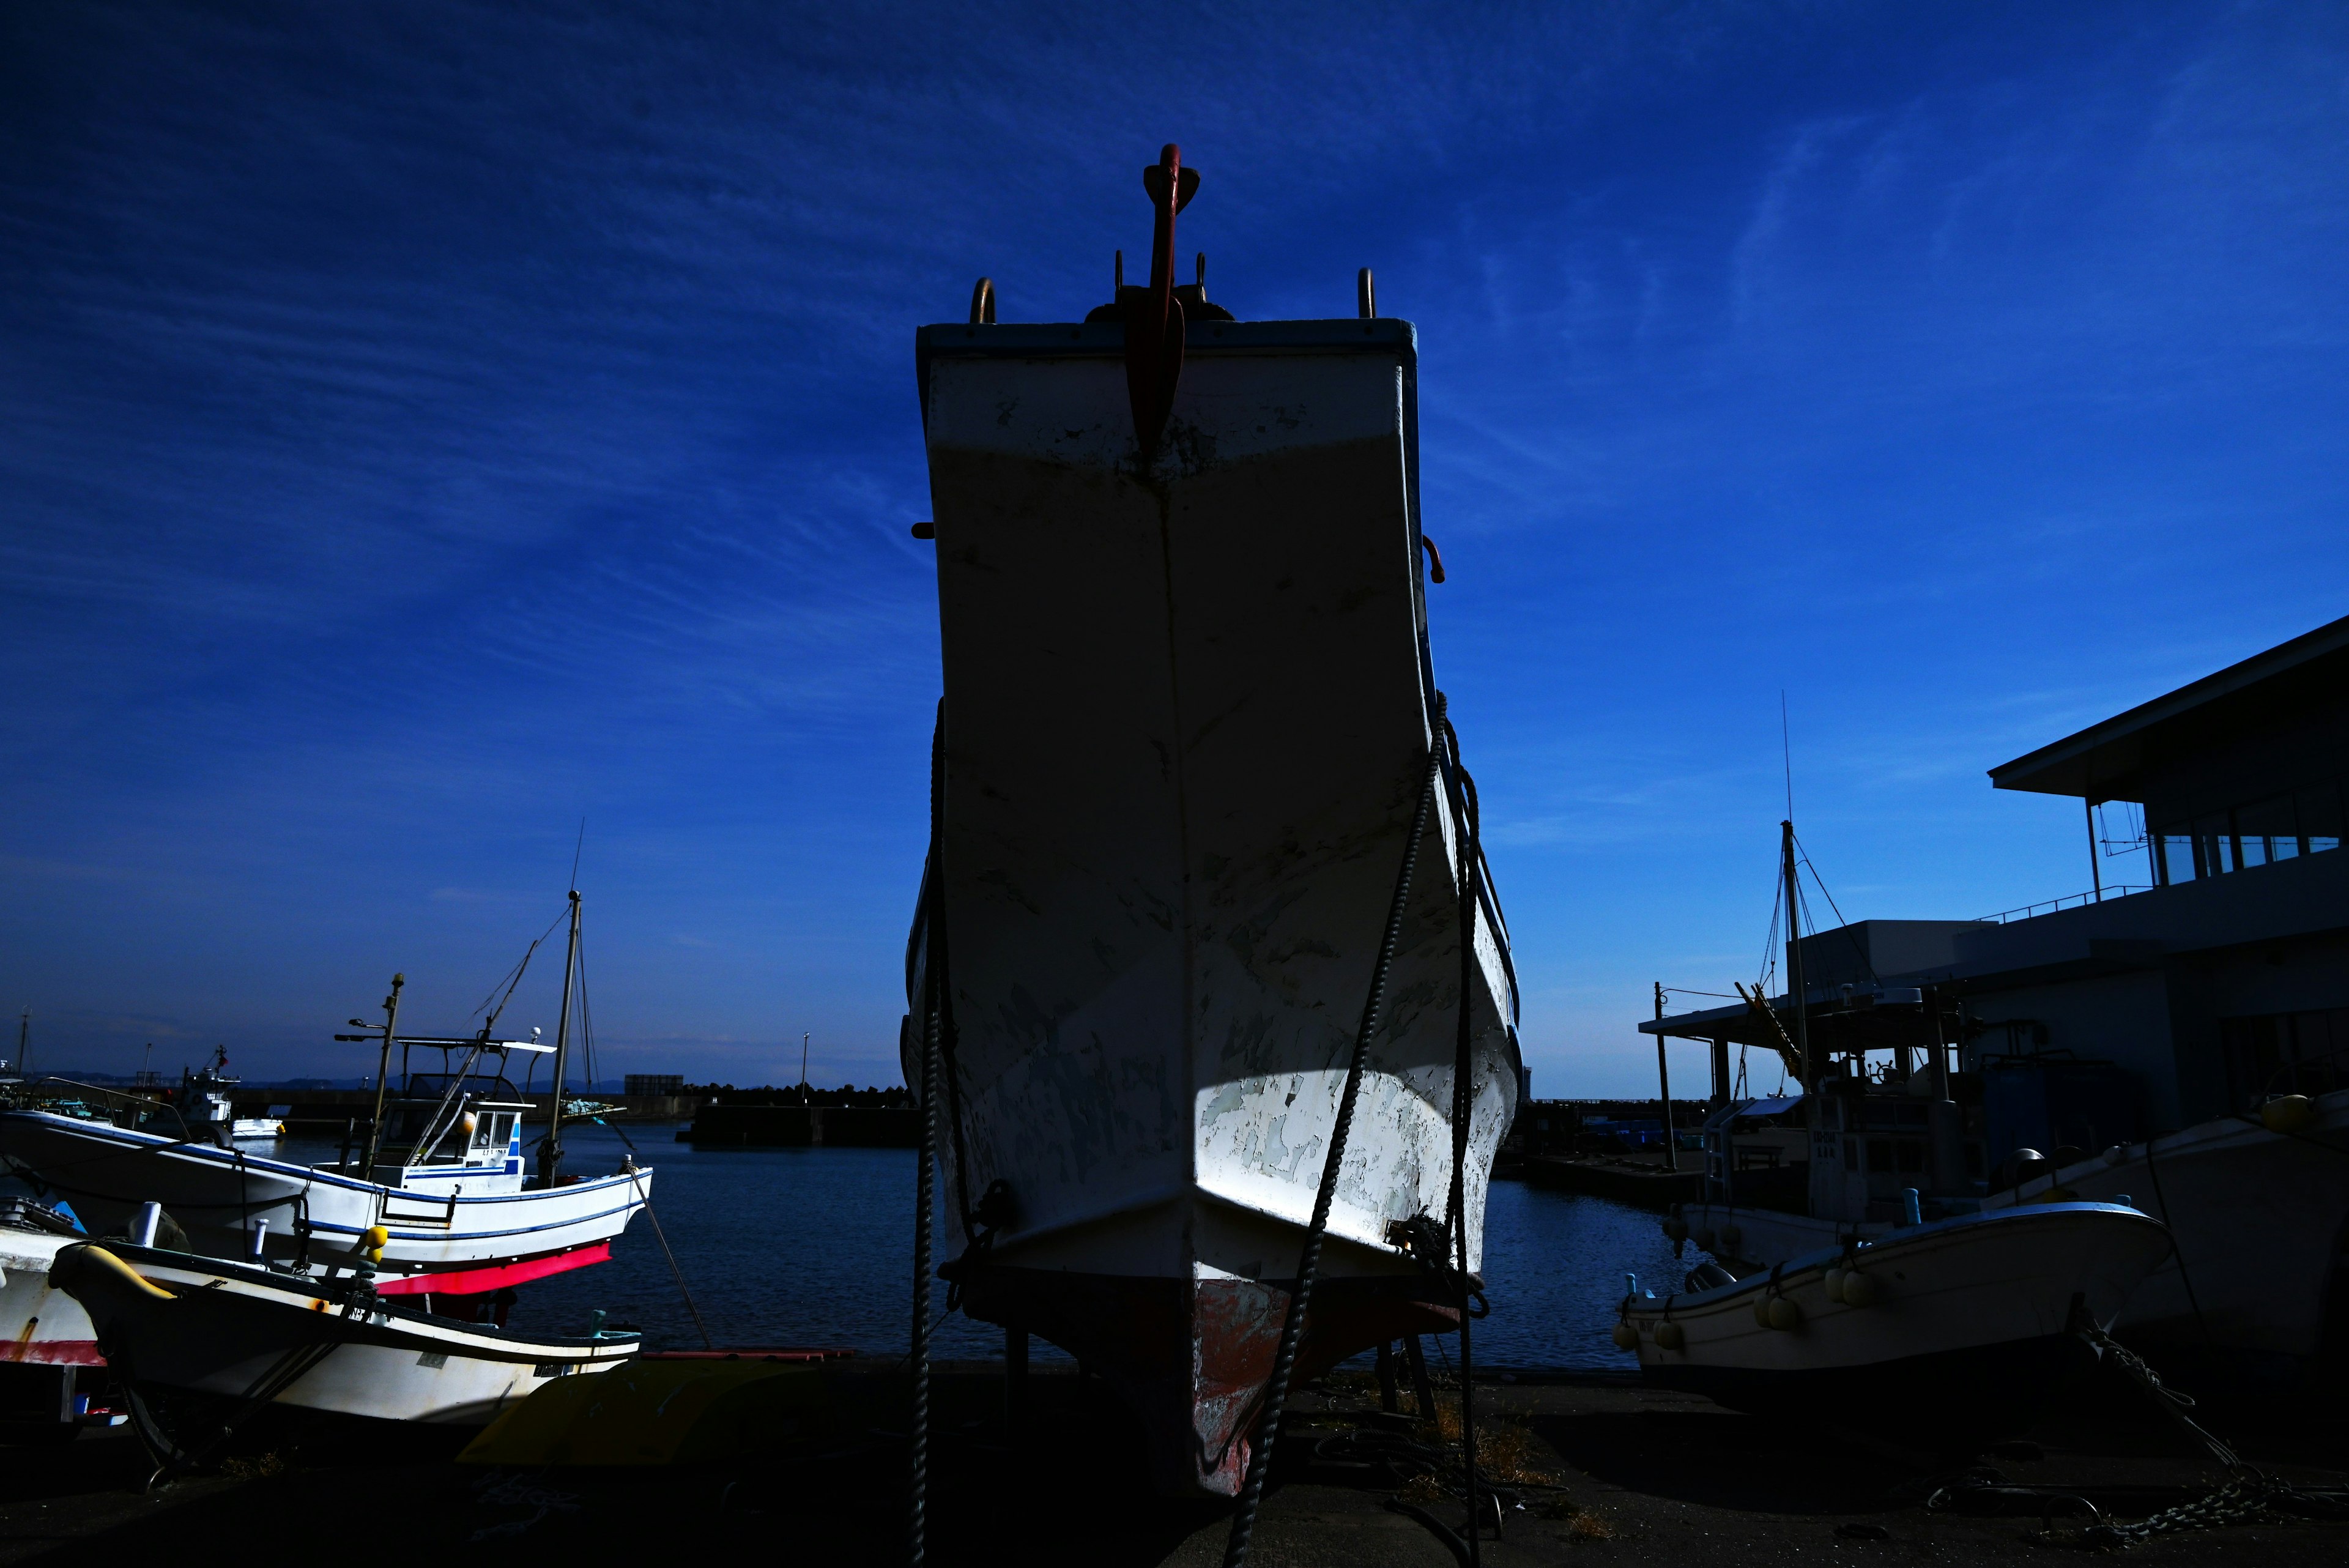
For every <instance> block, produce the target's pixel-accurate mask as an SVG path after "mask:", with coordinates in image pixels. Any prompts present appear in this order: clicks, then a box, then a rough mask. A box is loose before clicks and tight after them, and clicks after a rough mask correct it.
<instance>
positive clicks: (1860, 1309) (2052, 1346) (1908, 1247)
mask: <svg viewBox="0 0 2349 1568" xmlns="http://www.w3.org/2000/svg"><path fill="white" fill-rule="evenodd" d="M2168 1251H2169V1238H2168V1232H2167V1231H2165V1230H2164V1228H2163V1227H2162V1225H2161V1223H2160V1222H2159V1221H2158V1220H2155V1219H2153V1218H2151V1217H2150V1216H2148V1215H2146V1214H2143V1213H2141V1212H2139V1211H2138V1210H2134V1209H2125V1208H2121V1207H2118V1206H2116V1205H2110V1204H2097V1203H2055V1204H2045V1205H2040V1206H2036V1207H2033V1208H2028V1209H2019V1210H1997V1211H1994V1212H1990V1213H1983V1214H1972V1215H1965V1216H1961V1217H1960V1218H1957V1219H1953V1220H1938V1221H1935V1222H1932V1223H1930V1224H1924V1225H1918V1226H1911V1227H1906V1228H1901V1229H1899V1230H1896V1231H1892V1232H1890V1233H1889V1234H1887V1235H1885V1236H1884V1237H1882V1238H1881V1239H1879V1240H1878V1241H1851V1242H1847V1243H1846V1244H1844V1245H1842V1246H1838V1247H1830V1248H1827V1249H1825V1250H1823V1251H1816V1252H1812V1253H1809V1254H1807V1255H1806V1256H1803V1257H1798V1258H1791V1259H1787V1260H1785V1261H1783V1262H1779V1263H1776V1264H1775V1265H1773V1266H1772V1267H1771V1268H1769V1269H1768V1270H1766V1271H1763V1272H1756V1273H1754V1274H1751V1275H1748V1276H1747V1277H1746V1278H1744V1279H1742V1280H1735V1281H1732V1280H1730V1279H1729V1277H1728V1276H1727V1275H1726V1274H1725V1273H1724V1272H1723V1271H1722V1270H1721V1269H1719V1268H1718V1267H1717V1266H1715V1265H1710V1264H1708V1265H1703V1266H1702V1267H1701V1268H1700V1269H1699V1270H1698V1271H1696V1272H1693V1273H1692V1275H1691V1277H1690V1278H1689V1279H1688V1280H1687V1281H1686V1282H1685V1286H1684V1288H1683V1289H1682V1290H1681V1291H1678V1292H1674V1293H1671V1294H1668V1295H1663V1296H1657V1295H1653V1294H1649V1293H1643V1292H1640V1290H1639V1289H1638V1284H1637V1281H1636V1280H1634V1281H1632V1282H1631V1289H1630V1292H1629V1293H1627V1294H1626V1295H1625V1297H1624V1299H1623V1301H1622V1303H1621V1304H1620V1307H1619V1314H1618V1321H1617V1324H1616V1328H1615V1336H1616V1343H1617V1344H1618V1345H1621V1346H1622V1347H1623V1348H1625V1349H1630V1350H1636V1351H1637V1353H1638V1355H1639V1357H1640V1375H1641V1376H1642V1377H1643V1378H1644V1379H1645V1380H1646V1381H1648V1382H1651V1383H1655V1384H1659V1385H1661V1386H1666V1387H1672V1388H1684V1389H1688V1390H1691V1391H1692V1392H1695V1393H1699V1394H1703V1395H1705V1396H1707V1397H1710V1398H1712V1399H1713V1400H1715V1401H1717V1402H1719V1403H1721V1404H1723V1405H1727V1406H1729V1407H1732V1408H1734V1409H1741V1410H1749V1411H1754V1412H1756V1413H1758V1414H1765V1415H1773V1416H1776V1417H1786V1416H1790V1415H1804V1416H1808V1417H1815V1418H1816V1419H1819V1420H1823V1421H1825V1422H1826V1423H1827V1424H1830V1425H1835V1426H1839V1427H1844V1428H1851V1429H1855V1430H1858V1431H1862V1432H1867V1433H1869V1434H1871V1435H1874V1436H1878V1437H1888V1438H1892V1439H1894V1440H1896V1441H1899V1442H1901V1443H1904V1444H1906V1445H1908V1446H1909V1447H1913V1448H1920V1449H1936V1448H1944V1447H1947V1448H1953V1449H1964V1448H1967V1447H1968V1446H1970V1445H1976V1444H1979V1443H1980V1442H1981V1441H1982V1440H1984V1439H1987V1438H1995V1437H2001V1436H2007V1435H2011V1434H2012V1433H2013V1432H2014V1431H2016V1430H2019V1429H2021V1428H2023V1427H2024V1426H2027V1425H2028V1424H2029V1422H2030V1420H2031V1417H2033V1415H2034V1414H2035V1413H2036V1412H2037V1410H2038V1409H2039V1408H2040V1407H2041V1406H2042V1405H2043V1404H2044V1401H2045V1400H2046V1399H2047V1397H2049V1396H2050V1395H2051V1394H2053V1393H2054V1391H2055V1390H2056V1389H2057V1388H2059V1387H2060V1386H2062V1384H2063V1381H2064V1377H2065V1376H2067V1375H2068V1374H2071V1373H2073V1372H2075V1371H2078V1370H2080V1369H2082V1368H2084V1367H2085V1366H2089V1365H2092V1364H2093V1363H2094V1361H2095V1357H2096V1354H2097V1352H2096V1348H2095V1345H2094V1344H2093V1343H2092V1342H2091V1340H2090V1339H2089V1338H2088V1337H2087V1336H2086V1335H2085V1334H2083V1333H2082V1332H2081V1331H2082V1329H2083V1328H2084V1327H2085V1326H2091V1325H2092V1326H2094V1327H2095V1328H2097V1329H2107V1330H2108V1329H2109V1328H2110V1327H2111V1326H2112V1324H2113V1321H2114V1319H2115V1318H2116V1316H2117V1315H2118V1314H2120V1312H2121V1310H2122V1308H2123V1305H2124V1304H2125V1303H2127V1300H2128V1297H2129V1293H2131V1292H2132V1291H2133V1290H2135V1289H2137V1286H2138V1284H2139V1282H2141V1281H2142V1280H2143V1279H2144V1278H2145V1277H2146V1275H2147V1273H2148V1272H2151V1271H2152V1270H2153V1269H2154V1268H2155V1267H2156V1266H2157V1265H2158V1263H2159V1262H2161V1260H2162V1259H2163V1258H2164V1257H2165V1256H2166V1255H2167V1254H2168Z"/></svg>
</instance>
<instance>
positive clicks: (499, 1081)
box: [333, 1038, 554, 1198]
mask: <svg viewBox="0 0 2349 1568" xmlns="http://www.w3.org/2000/svg"><path fill="white" fill-rule="evenodd" d="M397 1044H398V1046H399V1050H400V1074H399V1087H398V1090H397V1091H395V1092H393V1093H391V1094H389V1095H388V1096H387V1097H386V1098H385V1100H384V1105H383V1122H382V1127H381V1131H380V1134H379V1136H378V1138H377V1140H376V1143H375V1164H374V1168H373V1169H372V1170H371V1171H370V1172H368V1177H369V1179H371V1180H375V1181H379V1182H382V1183H383V1184H384V1185H385V1186H387V1187H400V1188H406V1189H409V1190H410V1191H419V1190H420V1191H425V1192H429V1193H430V1194H432V1195H433V1196H434V1197H436V1198H441V1197H449V1198H453V1197H456V1196H458V1195H459V1194H460V1193H471V1194H480V1193H495V1192H519V1191H521V1190H522V1189H523V1153H522V1123H523V1115H524V1114H525V1113H526V1112H528V1111H529V1110H530V1108H531V1106H530V1102H529V1100H528V1099H527V1098H526V1097H525V1096H524V1094H523V1091H522V1090H519V1089H517V1088H515V1087H514V1085H513V1081H512V1078H511V1077H510V1076H509V1075H508V1072H507V1068H508V1064H509V1060H510V1058H511V1057H512V1056H514V1055H516V1054H519V1055H521V1056H523V1058H524V1059H525V1060H527V1061H530V1062H531V1063H532V1064H533V1065H535V1061H536V1058H538V1057H540V1056H552V1055H553V1054H554V1046H552V1045H542V1044H539V1043H538V1042H537V1041H536V1040H487V1039H421V1038H419V1039H401V1040H399V1041H398V1042H397ZM418 1050H426V1051H438V1052H440V1061H439V1063H438V1064H437V1065H435V1066H433V1067H430V1068H425V1069H419V1068H417V1067H415V1066H414V1064H413V1054H414V1053H415V1052H416V1051H418ZM348 1159H349V1157H348V1156H347V1157H346V1158H345V1161H344V1162H340V1163H338V1164H337V1165H336V1167H333V1168H336V1169H337V1170H346V1169H347V1163H348Z"/></svg>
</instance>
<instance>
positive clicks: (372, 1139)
mask: <svg viewBox="0 0 2349 1568" xmlns="http://www.w3.org/2000/svg"><path fill="white" fill-rule="evenodd" d="M407 983H408V977H407V976H406V975H404V974H395V975H393V976H392V977H391V994H390V995H389V996H387V997H385V998H384V999H383V1056H382V1059H381V1060H380V1061H378V1062H377V1064H376V1069H375V1119H374V1120H372V1121H370V1122H368V1123H367V1158H366V1159H364V1160H362V1161H360V1163H359V1176H360V1177H361V1179H365V1180H367V1181H373V1180H374V1179H375V1157H376V1156H377V1155H378V1154H380V1153H382V1152H383V1096H384V1091H385V1089H387V1088H388V1087H389V1085H390V1083H391V1040H392V1031H393V1030H395V1029H397V1028H398V1027H399V988H400V987H401V986H403V985H406V984H407ZM359 1038H361V1039H363V1040H364V1039H365V1038H367V1037H366V1036H365V1035H361V1036H360V1037H359Z"/></svg>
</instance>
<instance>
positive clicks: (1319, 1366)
mask: <svg viewBox="0 0 2349 1568" xmlns="http://www.w3.org/2000/svg"><path fill="white" fill-rule="evenodd" d="M939 1272H941V1273H945V1274H948V1275H950V1276H951V1277H952V1278H953V1279H954V1280H955V1282H956V1283H957V1285H958V1286H959V1287H960V1289H961V1293H962V1307H963V1311H964V1312H965V1313H967V1314H969V1315H970V1316H972V1317H975V1318H978V1319H979V1320H981V1321H982V1322H986V1323H993V1324H1004V1325H1006V1326H1008V1327H1017V1328H1024V1329H1025V1330H1026V1331H1027V1332H1029V1333H1030V1334H1037V1335H1040V1336H1041V1337H1042V1338H1044V1339H1048V1340H1050V1341H1051V1342H1052V1343H1053V1344H1054V1345H1059V1346H1060V1347H1061V1349H1063V1350H1065V1351H1067V1352H1068V1353H1069V1354H1070V1355H1073V1356H1075V1357H1076V1358H1077V1360H1078V1362H1079V1363H1080V1364H1081V1366H1084V1367H1085V1368H1086V1369H1087V1370H1088V1371H1091V1372H1092V1373H1095V1374H1097V1375H1098V1376H1101V1377H1102V1379H1103V1380H1104V1381H1105V1382H1107V1383H1108V1384H1109V1385H1110V1386H1111V1387H1112V1388H1114V1389H1116V1390H1117V1392H1118V1394H1119V1395H1120V1397H1123V1399H1124V1400H1125V1402H1126V1403H1127V1404H1128V1405H1129V1406H1131V1407H1133V1410H1134V1412H1135V1413H1136V1414H1137V1415H1139V1416H1140V1417H1142V1422H1143V1428H1145V1430H1146V1431H1147V1432H1148V1434H1149V1442H1150V1459H1151V1469H1152V1479H1153V1480H1154V1483H1155V1485H1156V1486H1157V1489H1158V1490H1159V1491H1160V1492H1162V1493H1164V1495H1166V1496H1169V1497H1235V1496H1237V1495H1238V1493H1239V1490H1240V1485H1241V1482H1242V1481H1243V1480H1245V1479H1246V1477H1247V1461H1248V1432H1249V1429H1250V1428H1253V1427H1254V1425H1255V1422H1256V1418H1257V1410H1258V1407H1259V1405H1260V1403H1261V1401H1262V1399H1263V1397H1264V1387H1265V1384H1266V1383H1267V1382H1268V1380H1269V1379H1270V1377H1271V1376H1272V1362H1273V1356H1274V1355H1275V1354H1276V1353H1277V1352H1278V1349H1279V1345H1280V1325H1281V1321H1282V1319H1283V1318H1284V1317H1285V1316H1286V1315H1287V1314H1288V1297H1289V1293H1290V1290H1291V1289H1293V1288H1294V1287H1293V1284H1291V1283H1290V1282H1276V1281H1262V1280H1229V1279H1216V1280H1180V1279H1154V1278H1144V1277H1139V1276H1134V1275H1123V1274H1076V1273H1061V1272H1054V1271H1045V1270H1036V1269H1012V1268H1001V1267H993V1266H989V1265H988V1264H986V1263H982V1262H974V1261H965V1262H957V1263H950V1264H948V1265H947V1268H945V1269H943V1270H941V1271H939ZM1434 1293H1435V1282H1434V1281H1433V1279H1430V1278H1425V1277H1413V1276H1407V1275H1405V1276H1394V1277H1389V1278H1380V1279H1361V1278H1346V1279H1335V1280H1321V1281H1317V1282H1315V1284H1314V1286H1313V1304H1312V1305H1311V1306H1310V1307H1309V1309H1308V1310H1307V1313H1306V1319H1305V1338H1304V1342H1303V1344H1302V1345H1299V1350H1298V1357H1297V1369H1296V1373H1295V1375H1294V1377H1293V1379H1292V1382H1291V1386H1292V1387H1293V1386H1296V1385H1298V1384H1301V1383H1303V1382H1304V1381H1305V1380H1306V1379H1308V1378H1310V1377H1314V1376H1319V1374H1321V1373H1323V1372H1326V1371H1328V1370H1329V1369H1330V1367H1332V1366H1336V1365H1337V1364H1338V1363H1339V1362H1340V1361H1343V1360H1345V1359H1346V1357H1348V1356H1350V1355H1354V1354H1355V1353H1356V1352H1358V1351H1362V1350H1368V1349H1370V1348H1371V1346H1373V1345H1380V1344H1381V1343H1384V1342H1385V1341H1388V1340H1392V1339H1396V1338H1400V1337H1401V1336H1402V1335H1403V1334H1442V1333H1449V1332H1451V1331H1452V1330H1454V1329H1456V1328H1457V1327H1458V1326H1459V1323H1460V1314H1459V1310H1458V1308H1457V1307H1455V1306H1453V1305H1450V1304H1447V1303H1442V1302H1439V1301H1437V1300H1436V1299H1435V1294H1434Z"/></svg>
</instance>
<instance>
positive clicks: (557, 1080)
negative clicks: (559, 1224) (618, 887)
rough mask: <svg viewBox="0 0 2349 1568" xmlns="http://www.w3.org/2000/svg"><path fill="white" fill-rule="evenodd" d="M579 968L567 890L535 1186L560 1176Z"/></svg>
mask: <svg viewBox="0 0 2349 1568" xmlns="http://www.w3.org/2000/svg"><path fill="white" fill-rule="evenodd" d="M578 968H579V889H578V888H573V889H571V946H570V948H569V950H566V951H565V952H564V955H563V1005H562V1006H561V1007H560V1008H558V1009H556V1011H555V1014H554V1095H553V1096H551V1097H550V1098H549V1099H548V1101H547V1106H546V1141H545V1142H544V1143H543V1144H541V1145H539V1150H538V1184H539V1185H540V1186H541V1187H552V1186H554V1184H555V1183H556V1182H557V1181H559V1180H561V1179H562V1177H563V1075H564V1070H565V1069H566V1068H567V1066H568V1065H569V1064H570V1061H571V980H572V976H573V975H574V973H576V972H577V971H578Z"/></svg>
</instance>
